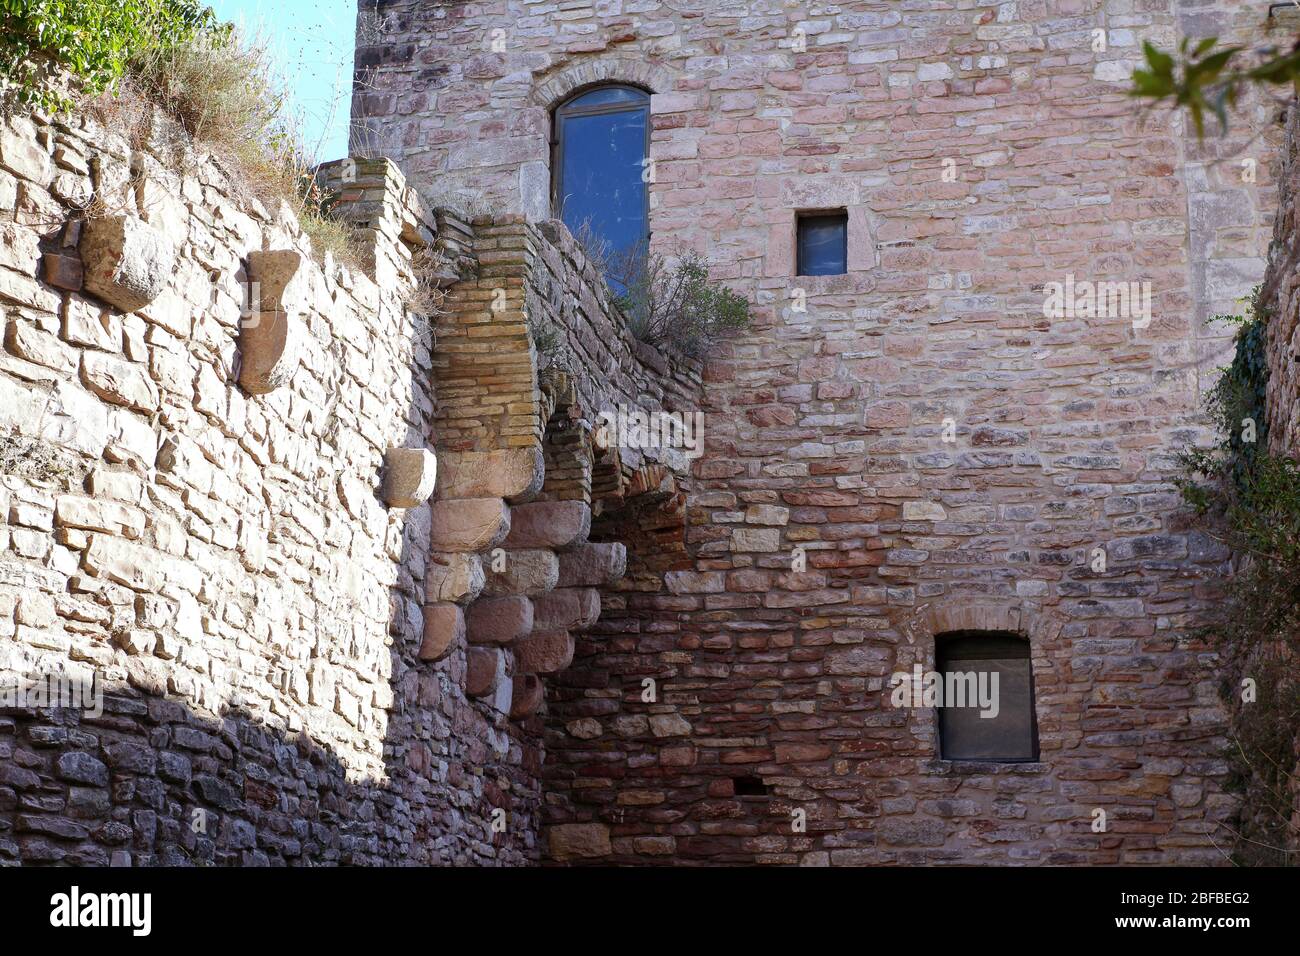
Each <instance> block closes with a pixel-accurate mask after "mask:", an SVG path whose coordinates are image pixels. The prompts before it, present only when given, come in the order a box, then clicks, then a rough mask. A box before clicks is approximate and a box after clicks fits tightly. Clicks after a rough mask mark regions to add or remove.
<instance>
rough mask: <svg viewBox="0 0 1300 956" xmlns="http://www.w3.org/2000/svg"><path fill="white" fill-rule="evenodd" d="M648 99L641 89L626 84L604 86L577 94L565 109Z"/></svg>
mask: <svg viewBox="0 0 1300 956" xmlns="http://www.w3.org/2000/svg"><path fill="white" fill-rule="evenodd" d="M646 99H647V96H646V94H645V93H642V92H641V91H640V90H632V89H628V88H627V87H626V86H602V87H601V88H600V89H598V90H592V91H591V92H590V93H583V94H582V95H581V96H575V97H574V98H573V99H571V100H569V102H567V103H565V104H564V107H565V109H573V108H574V107H582V106H606V105H608V104H610V103H641V102H644V101H645V100H646Z"/></svg>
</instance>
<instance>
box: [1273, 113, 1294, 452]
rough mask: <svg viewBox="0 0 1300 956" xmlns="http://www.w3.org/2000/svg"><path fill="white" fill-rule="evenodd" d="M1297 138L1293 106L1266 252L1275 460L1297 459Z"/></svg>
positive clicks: (1288, 122) (1282, 155) (1289, 117)
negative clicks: (1270, 243) (1271, 230)
mask: <svg viewBox="0 0 1300 956" xmlns="http://www.w3.org/2000/svg"><path fill="white" fill-rule="evenodd" d="M1297 135H1300V111H1297V110H1296V108H1295V107H1294V106H1292V107H1291V109H1290V110H1289V111H1288V114H1287V127H1286V142H1285V144H1284V146H1283V148H1282V150H1281V172H1280V174H1279V177H1278V184H1279V197H1278V215H1277V219H1276V221H1275V223H1274V228H1273V244H1272V246H1271V247H1270V249H1269V269H1268V272H1267V273H1266V274H1265V277H1264V290H1265V291H1266V292H1267V293H1269V295H1268V297H1267V300H1266V301H1265V302H1264V305H1265V307H1266V308H1267V309H1268V349H1267V354H1268V389H1267V392H1266V410H1267V415H1268V423H1269V433H1268V437H1269V450H1270V451H1271V452H1272V453H1273V454H1275V455H1290V456H1291V457H1295V456H1296V455H1297V453H1300V322H1298V321H1297V315H1300V270H1298V269H1297V254H1296V253H1295V252H1294V250H1295V249H1297V248H1298V247H1300V221H1297V216H1298V215H1300V214H1298V213H1297V206H1296V198H1297V194H1298V191H1300V162H1297V154H1296V140H1297Z"/></svg>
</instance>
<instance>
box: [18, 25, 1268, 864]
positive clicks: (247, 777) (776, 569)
mask: <svg viewBox="0 0 1300 956" xmlns="http://www.w3.org/2000/svg"><path fill="white" fill-rule="evenodd" d="M361 7H362V9H361V11H360V14H359V25H358V36H359V48H358V54H357V63H358V84H357V93H356V96H355V100H354V109H353V112H354V119H355V120H356V121H357V123H358V126H359V127H360V128H361V129H362V130H363V132H362V133H359V134H358V141H357V143H356V148H355V149H354V150H353V152H354V153H355V154H358V155H355V156H354V157H353V158H352V159H347V160H343V161H341V162H338V163H332V164H329V165H327V166H326V167H325V168H323V169H322V171H321V174H320V179H321V182H322V185H323V186H325V187H326V188H327V190H329V191H330V192H332V193H334V194H336V195H337V197H338V202H337V204H336V206H335V208H336V209H338V210H339V212H340V214H341V215H343V216H344V217H346V218H348V219H349V220H351V221H352V222H353V223H354V224H355V225H356V226H357V228H358V229H359V230H360V234H361V235H362V236H363V237H364V239H365V242H366V245H367V248H368V255H367V257H366V258H367V262H366V263H365V266H364V268H359V269H354V268H348V267H345V266H342V265H340V264H339V263H337V262H335V261H333V260H332V258H330V257H328V256H327V257H324V261H320V262H318V261H316V258H315V257H314V256H313V255H312V250H311V248H310V242H309V240H308V239H307V238H306V237H305V236H304V235H303V233H302V231H301V230H300V229H299V227H298V225H297V223H296V222H295V221H294V218H293V216H292V214H291V213H290V212H289V211H288V209H287V208H274V209H268V208H265V207H264V206H262V205H261V204H259V203H257V202H255V201H251V200H249V199H247V198H243V197H241V195H240V193H239V190H238V189H237V188H236V187H235V185H234V184H233V183H232V182H231V180H230V177H229V176H228V175H227V174H226V172H225V170H224V169H223V166H222V162H221V159H220V157H212V156H208V155H205V154H203V153H202V152H201V150H198V151H196V152H195V153H194V154H193V155H190V156H187V157H185V162H183V163H177V162H175V157H174V156H172V155H171V154H170V153H168V152H166V151H164V150H162V149H160V148H155V146H154V145H152V144H151V143H145V144H136V143H132V142H129V141H127V140H126V139H124V138H123V137H121V136H120V135H118V134H116V133H115V132H113V131H111V130H106V129H104V128H102V127H101V126H99V125H97V124H96V123H94V122H93V121H92V120H90V119H89V118H86V117H80V116H77V117H72V118H61V119H53V118H50V117H44V116H39V115H38V116H18V117H12V118H9V119H7V120H5V122H4V124H3V126H2V127H0V312H2V315H3V323H4V331H3V350H2V351H0V462H2V463H3V473H2V474H0V518H2V519H3V523H0V678H2V679H3V682H4V683H3V684H0V691H6V692H7V691H8V690H9V689H10V688H11V686H14V685H16V684H20V685H21V686H22V687H23V688H25V690H24V693H26V692H27V691H31V690H33V689H34V688H39V687H41V686H45V687H66V686H68V684H69V683H70V682H81V683H82V684H84V685H93V687H94V688H96V689H98V690H99V691H100V692H101V695H102V710H101V709H99V708H96V707H85V706H52V704H51V702H50V701H49V700H44V701H42V700H40V699H39V696H38V695H34V694H27V696H25V697H23V698H22V699H21V700H20V701H17V702H16V703H13V705H12V706H10V705H6V706H3V707H0V862H3V863H23V864H39V863H88V864H113V865H140V864H150V863H166V864H178V865H185V864H209V863H218V864H241V863H242V864H273V865H306V864H313V865H315V864H410V863H414V864H420V863H457V864H525V863H547V862H553V863H571V862H575V863H583V862H598V863H600V862H616V863H635V864H671V863H676V864H683V863H685V864H692V863H693V864H701V863H712V864H723V863H754V862H759V863H777V864H802V865H825V864H833V865H842V864H848V865H852V864H864V863H868V864H877V863H885V864H887V863H977V862H994V863H1028V864H1034V863H1079V864H1142V863H1156V864H1170V863H1196V864H1200V863H1205V864H1212V863H1219V862H1222V861H1223V856H1222V855H1221V853H1220V852H1219V849H1218V844H1221V843H1222V842H1224V837H1223V835H1222V832H1221V827H1220V824H1221V823H1222V821H1224V820H1225V819H1226V818H1227V817H1228V816H1229V815H1230V813H1231V811H1232V806H1233V804H1232V798H1231V797H1230V796H1229V795H1228V794H1227V793H1225V792H1224V789H1223V778H1224V774H1225V772H1226V762H1225V761H1224V759H1223V757H1222V749H1223V744H1224V739H1223V731H1224V715H1223V712H1222V708H1221V707H1220V705H1219V703H1218V699H1217V696H1216V691H1215V687H1214V659H1213V655H1212V653H1211V651H1210V649H1209V648H1208V647H1207V646H1205V645H1204V644H1202V643H1200V642H1198V641H1196V640H1194V639H1193V638H1192V637H1191V636H1190V634H1191V632H1192V630H1193V628H1194V626H1195V624H1196V623H1197V622H1198V621H1199V620H1200V619H1201V614H1202V612H1203V611H1204V608H1205V605H1206V602H1207V601H1208V600H1209V599H1210V595H1211V594H1212V589H1211V585H1212V583H1213V581H1214V580H1215V579H1216V577H1218V576H1220V575H1221V574H1222V572H1223V569H1224V567H1225V566H1226V561H1227V555H1226V554H1225V553H1223V552H1222V550H1221V549H1220V548H1219V547H1218V546H1217V545H1216V544H1215V543H1214V542H1213V541H1211V540H1210V539H1208V538H1207V537H1205V536H1204V535H1202V534H1200V533H1197V532H1195V531H1192V530H1189V527H1188V522H1187V518H1186V516H1185V515H1184V514H1183V513H1182V512H1181V510H1180V509H1179V506H1178V501H1177V496H1176V495H1175V493H1174V492H1173V490H1172V488H1171V486H1170V484H1169V478H1170V477H1171V475H1172V474H1173V473H1174V470H1175V464H1174V461H1173V454H1174V452H1175V451H1176V450H1177V449H1178V448H1179V447H1181V445H1182V444H1184V443H1186V442H1187V441H1190V440H1193V439H1195V438H1196V437H1198V436H1199V435H1201V434H1202V426H1201V424H1200V420H1199V418H1198V415H1197V404H1198V393H1199V390H1200V387H1201V385H1202V384H1203V382H1202V379H1203V378H1204V379H1205V380H1207V381H1208V378H1206V373H1207V372H1208V371H1209V370H1212V369H1213V366H1214V365H1215V364H1216V359H1217V357H1218V356H1219V355H1221V354H1222V351H1223V348H1224V346H1225V344H1226V333H1225V332H1224V331H1223V330H1221V329H1219V328H1218V327H1216V326H1214V325H1208V324H1206V322H1205V321H1204V320H1205V319H1207V318H1208V317H1209V316H1211V315H1213V314H1215V313H1217V312H1228V311H1232V310H1233V308H1234V305H1235V299H1236V298H1237V297H1238V296H1239V295H1241V294H1243V293H1244V292H1246V291H1248V290H1249V288H1250V287H1251V285H1252V284H1254V283H1255V282H1257V281H1258V279H1259V277H1260V276H1261V275H1262V273H1263V266H1264V260H1263V256H1262V252H1263V249H1264V248H1265V245H1266V242H1267V238H1268V235H1269V222H1268V218H1269V217H1268V211H1269V210H1271V208H1272V206H1273V203H1274V202H1275V199H1274V187H1273V182H1274V178H1273V173H1272V169H1273V167H1272V153H1273V148H1272V145H1271V144H1274V143H1275V142H1276V141H1277V140H1278V139H1279V137H1280V129H1275V128H1274V126H1273V122H1274V119H1275V117H1273V116H1272V115H1271V114H1270V113H1269V112H1268V110H1266V109H1265V108H1264V107H1263V106H1260V107H1258V108H1257V109H1255V111H1254V113H1253V114H1252V116H1251V118H1250V123H1249V124H1245V125H1248V126H1253V128H1256V129H1262V130H1264V131H1265V132H1264V135H1263V136H1262V137H1261V138H1259V139H1258V140H1251V139H1250V135H1249V134H1248V133H1246V134H1243V135H1242V136H1241V137H1239V138H1238V139H1229V140H1214V141H1207V143H1205V144H1199V143H1197V142H1195V141H1194V139H1193V138H1191V137H1190V136H1189V135H1188V134H1187V132H1186V130H1184V129H1183V128H1182V127H1181V125H1180V124H1179V123H1178V122H1177V121H1176V119H1175V118H1173V117H1170V116H1166V115H1153V116H1148V117H1141V116H1139V115H1137V114H1136V113H1135V111H1134V108H1133V105H1132V103H1131V102H1130V101H1129V100H1128V99H1127V98H1126V97H1125V95H1124V92H1125V88H1126V87H1125V83H1126V78H1127V76H1128V75H1129V72H1130V70H1131V68H1132V65H1133V63H1134V61H1135V59H1136V57H1137V56H1138V50H1139V45H1140V42H1141V40H1143V39H1152V40H1153V41H1156V42H1158V43H1161V44H1162V45H1164V46H1169V45H1172V44H1174V43H1176V42H1177V41H1178V39H1179V38H1180V37H1181V36H1184V35H1190V36H1207V35H1212V34H1218V35H1220V36H1225V37H1227V36H1232V37H1235V38H1237V39H1239V40H1242V41H1254V40H1257V39H1259V33H1260V31H1262V30H1263V28H1264V24H1263V22H1262V18H1261V16H1259V15H1257V14H1258V11H1257V10H1253V9H1247V8H1246V6H1245V5H1240V4H1235V3H1226V2H1223V3H1219V2H1206V3H1202V4H1198V5H1196V6H1194V7H1192V6H1188V5H1184V4H1174V3H1172V2H1167V0H1158V2H1147V0H1131V2H1130V0H1110V2H1100V0H1054V2H1053V0H1019V2H1003V3H994V2H990V3H979V4H977V3H974V2H964V0H954V2H951V3H931V2H921V0H915V2H913V0H904V2H888V3H887V2H883V0H878V2H851V3H845V4H840V5H837V6H834V7H825V8H821V7H818V6H817V5H813V4H783V3H779V2H776V0H772V2H770V3H764V2H751V3H730V2H723V3H690V2H688V3H675V4H661V3H658V2H651V0H646V2H638V3H632V2H626V3H624V2H618V0H614V2H600V3H586V2H581V0H579V2H573V3H567V2H566V3H558V4H557V3H524V2H507V0H486V2H483V3H476V4H463V3H442V2H430V0H421V2H414V0H410V2H400V0H399V2H391V3H390V2H382V3H378V4H370V3H363V4H362V5H361ZM1098 31H1100V33H1101V37H1102V42H1098V40H1097V32H1098ZM615 81H617V82H625V83H631V84H634V85H637V86H640V87H642V88H644V89H647V90H648V91H649V92H651V93H652V94H653V95H652V99H651V104H652V105H651V114H652V118H653V132H652V138H651V146H650V155H651V158H652V159H653V160H654V163H655V176H654V182H653V183H652V185H651V188H650V198H651V208H652V213H651V225H652V227H653V230H654V234H655V236H656V241H657V242H659V243H661V244H664V246H665V248H667V245H668V244H669V243H671V242H676V241H679V240H680V241H682V242H685V243H688V244H689V245H691V246H693V247H694V248H696V249H697V250H699V251H700V252H701V253H702V254H703V255H704V256H705V257H706V258H707V260H708V262H709V264H710V268H711V272H712V275H713V277H714V278H715V279H717V280H720V281H725V282H726V283H727V284H729V285H730V286H732V287H733V288H735V289H736V290H737V291H740V292H742V293H743V294H745V295H746V296H747V297H749V299H750V300H751V302H753V303H754V304H755V306H756V308H755V314H756V322H755V324H754V326H753V328H751V329H750V330H748V331H746V332H744V333H741V334H738V335H736V336H734V337H731V338H729V339H727V340H726V341H725V342H724V343H723V345H722V346H721V347H720V348H719V349H717V350H716V351H715V352H714V353H713V354H712V355H711V356H709V358H708V360H707V361H706V362H704V363H703V365H700V364H697V363H694V362H690V361H687V360H685V359H683V358H681V357H680V356H676V355H674V354H672V353H671V352H660V351H657V350H655V349H652V348H649V347H647V346H645V345H644V344H643V343H640V342H638V341H636V339H635V338H634V337H633V336H632V335H631V333H630V332H629V331H628V329H627V328H626V324H625V323H624V322H623V320H622V317H621V315H620V313H619V312H618V311H617V310H616V309H615V308H614V307H613V306H612V305H611V303H610V300H609V296H608V293H607V291H606V290H605V289H604V288H603V284H602V283H601V281H600V278H599V276H598V275H597V274H596V270H595V268H594V267H593V265H592V263H590V262H589V261H588V260H587V257H586V256H585V254H584V253H583V251H582V250H581V249H580V248H579V247H578V245H577V243H575V241H574V240H573V238H572V237H571V236H570V235H569V234H568V232H567V230H566V229H565V227H564V226H563V225H561V224H559V223H557V222H555V221H554V220H553V219H552V214H553V211H552V210H551V208H550V206H549V201H548V199H547V196H548V194H549V177H550V168H549V164H550V158H549V157H550V151H549V138H550V124H551V110H552V109H553V108H554V107H555V106H556V105H557V104H558V103H560V102H561V101H563V99H564V98H565V97H566V96H568V95H569V94H571V93H573V92H575V91H578V90H581V89H583V88H585V87H587V86H590V85H592V84H596V83H601V82H615ZM1243 150H1245V151H1246V155H1248V156H1249V157H1251V158H1255V159H1257V172H1258V175H1257V176H1253V177H1252V178H1250V179H1247V178H1245V177H1244V176H1243V175H1242V166H1241V165H1240V164H1239V163H1238V162H1237V158H1238V156H1239V155H1240V154H1242V151H1243ZM376 156H384V157H387V158H383V159H380V158H374V157H376ZM1223 157H1229V158H1230V160H1231V161H1225V162H1219V163H1216V162H1215V160H1216V159H1220V158H1223ZM948 170H952V171H953V172H954V173H955V175H951V176H949V175H946V171H948ZM469 190H474V191H477V192H479V193H482V196H483V204H484V205H487V206H488V207H489V208H490V209H491V213H492V215H490V216H482V217H479V218H476V219H474V221H472V222H467V221H465V219H464V217H460V216H457V215H455V214H452V213H449V212H446V211H442V210H439V209H438V208H437V207H438V206H439V202H438V200H437V197H439V196H442V195H448V194H455V193H461V194H464V193H465V192H466V191H469ZM89 197H95V198H96V199H97V200H98V201H97V202H94V203H90V202H88V199H89ZM819 208H844V209H845V210H846V211H847V214H848V241H849V268H848V273H847V275H844V276H837V277H796V276H795V275H794V272H795V262H794V258H795V257H794V219H795V214H796V212H798V211H800V210H804V209H819ZM1288 221H1289V220H1288ZM430 261H432V262H434V263H436V266H435V267H434V268H432V269H430V268H429V267H428V264H429V262H430ZM1071 275H1072V276H1074V277H1075V278H1076V279H1082V280H1086V281H1097V282H1099V281H1116V282H1120V281H1123V282H1133V281H1136V282H1149V283H1150V284H1151V288H1152V290H1153V300H1152V301H1153V319H1152V321H1151V323H1150V324H1149V325H1146V326H1144V327H1140V328H1139V327H1137V326H1136V325H1135V323H1133V322H1132V321H1131V320H1130V319H1129V318H1126V317H1122V316H1112V317H1101V318H1096V317H1092V318H1090V317H1087V316H1082V315H1075V316H1074V317H1071V318H1048V317H1046V316H1045V315H1044V314H1043V308H1042V307H1043V289H1044V288H1045V287H1046V286H1047V285H1048V284H1049V283H1054V282H1055V283H1062V282H1065V281H1066V279H1067V276H1071ZM422 283H423V284H431V285H435V286H438V287H440V288H442V289H445V291H446V299H445V301H444V303H443V304H442V306H441V308H440V309H439V314H438V315H437V316H434V317H427V316H420V315H417V314H415V313H414V311H413V310H412V309H411V308H409V307H408V305H409V303H411V302H413V301H415V297H414V292H415V290H416V288H417V287H418V286H419V285H420V284H422ZM804 302H806V309H803V308H801V307H797V305H798V306H802V303H804ZM543 339H544V340H545V341H547V342H548V343H550V344H549V345H548V347H547V348H545V349H542V348H539V347H538V342H539V341H542V340H543ZM619 407H625V408H631V409H633V410H637V411H640V412H644V413H660V412H663V413H669V414H678V415H681V414H690V413H694V412H695V411H703V413H704V452H705V453H704V455H703V456H702V457H701V458H699V459H696V460H691V459H689V458H687V457H685V456H683V455H681V454H679V453H678V451H677V450H675V449H645V448H638V447H624V446H621V445H620V444H619V443H617V442H615V443H612V444H611V443H610V442H609V441H608V440H607V438H604V437H602V436H601V435H600V434H599V431H598V429H597V428H596V427H595V426H596V424H597V420H598V416H599V414H600V413H601V412H602V411H606V410H608V409H611V408H619ZM1099 550H1100V553H1101V554H1102V555H1103V556H1104V559H1105V560H1104V562H1103V563H1102V564H1101V565H1098V563H1097V560H1096V557H1095V556H1096V554H1097V552H1098V551H1099ZM796 559H798V560H797V562H796ZM1098 567H1102V568H1103V569H1102V570H1097V568H1098ZM954 631H988V632H999V633H1001V632H1011V633H1013V634H1016V635H1019V636H1021V637H1022V638H1024V639H1025V640H1027V641H1028V644H1029V649H1030V658H1031V662H1032V666H1033V671H1034V680H1035V688H1036V697H1035V700H1034V706H1035V710H1036V714H1037V724H1038V732H1039V738H1040V745H1041V757H1040V759H1039V760H1038V761H1037V762H1034V763H1019V764H995V763H978V762H977V763H970V762H962V761H945V760H941V759H939V757H938V751H937V749H936V727H935V717H934V714H933V711H932V710H931V709H929V708H914V709H911V708H909V709H899V708H895V707H892V706H890V703H889V694H888V687H887V680H888V677H889V675H890V674H892V673H893V672H895V671H910V670H911V669H912V667H913V665H914V664H921V665H922V666H923V668H924V669H927V670H928V669H931V668H932V667H933V666H934V663H935V636H936V635H941V634H944V633H948V632H954ZM53 677H57V678H58V680H53V679H51V678H53ZM43 681H44V682H45V683H44V684H43V683H42V682H43ZM2 699H3V700H6V701H11V702H12V701H15V700H16V698H15V697H14V696H13V695H11V696H10V697H8V698H2ZM65 703H66V702H65ZM82 703H84V701H82ZM1098 810H1102V811H1105V814H1106V818H1107V824H1106V827H1105V828H1104V829H1103V830H1101V831H1098V830H1096V829H1095V828H1094V823H1095V820H1096V811H1098ZM796 819H801V820H802V821H803V825H802V826H801V827H796V826H794V825H792V821H794V820H796Z"/></svg>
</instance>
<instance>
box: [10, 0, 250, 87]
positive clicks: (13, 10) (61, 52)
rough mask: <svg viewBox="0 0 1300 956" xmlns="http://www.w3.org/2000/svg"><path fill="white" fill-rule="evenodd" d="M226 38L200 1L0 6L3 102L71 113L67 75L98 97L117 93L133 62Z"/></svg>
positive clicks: (15, 1) (77, 0) (66, 0)
mask: <svg viewBox="0 0 1300 956" xmlns="http://www.w3.org/2000/svg"><path fill="white" fill-rule="evenodd" d="M225 30H226V28H224V27H222V26H220V25H219V24H218V23H217V19H216V15H215V14H214V13H213V12H212V10H211V9H210V8H208V7H205V6H203V5H202V4H200V3H199V2H198V0H0V98H2V99H3V101H4V103H5V105H6V106H12V105H18V106H26V107H37V108H39V109H45V110H49V111H58V110H66V109H68V108H69V107H70V106H71V104H72V101H71V98H70V97H69V95H68V94H67V92H65V91H64V90H62V89H60V87H59V79H60V77H61V76H62V75H64V74H66V73H70V74H72V75H73V76H75V77H77V79H78V81H79V83H80V86H81V90H82V92H84V93H86V94H89V95H94V94H97V93H100V92H103V91H104V90H109V89H113V88H115V87H116V85H117V83H118V81H120V80H121V79H122V77H123V76H124V75H125V74H126V71H127V67H128V64H129V62H130V61H131V59H132V58H133V57H136V56H139V55H140V54H142V53H145V52H146V51H150V50H165V49H168V48H171V47H174V46H176V45H179V44H182V43H186V42H188V41H190V40H192V39H193V38H194V37H196V36H198V35H199V34H200V33H204V32H210V33H212V34H214V35H219V34H221V33H223V32H225Z"/></svg>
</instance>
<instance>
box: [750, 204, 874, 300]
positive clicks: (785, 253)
mask: <svg viewBox="0 0 1300 956" xmlns="http://www.w3.org/2000/svg"><path fill="white" fill-rule="evenodd" d="M844 198H845V199H846V200H850V199H853V198H854V197H847V196H846V197H844ZM841 209H842V210H844V212H845V213H847V215H848V234H847V236H846V242H847V243H848V248H847V252H846V257H845V258H846V269H847V271H846V272H845V273H844V274H843V275H831V276H801V275H799V272H798V261H799V254H798V241H799V218H800V217H801V216H805V215H816V214H818V213H824V212H828V211H838V210H841ZM878 264H879V259H878V258H877V256H876V239H875V228H874V223H873V222H872V216H871V210H870V209H869V208H868V207H867V206H866V205H865V204H863V203H861V202H852V201H846V202H838V203H837V202H828V203H825V204H822V205H817V206H806V207H805V206H791V207H789V208H787V209H782V210H780V211H779V212H778V213H777V214H776V215H775V216H774V217H773V221H772V222H771V223H770V225H769V228H768V235H767V253H766V255H765V256H764V263H763V266H764V268H763V274H764V276H765V277H767V278H769V279H789V280H790V282H792V283H794V284H795V285H798V286H800V287H801V288H803V289H806V290H807V291H808V292H809V294H814V295H815V294H817V293H820V292H835V291H840V288H841V287H842V286H843V285H844V283H845V281H846V277H854V276H858V277H860V276H861V275H862V274H863V273H868V272H871V271H873V270H874V269H875V268H876V266H877V265H878Z"/></svg>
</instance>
